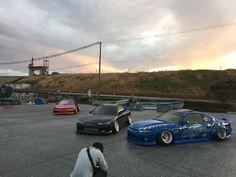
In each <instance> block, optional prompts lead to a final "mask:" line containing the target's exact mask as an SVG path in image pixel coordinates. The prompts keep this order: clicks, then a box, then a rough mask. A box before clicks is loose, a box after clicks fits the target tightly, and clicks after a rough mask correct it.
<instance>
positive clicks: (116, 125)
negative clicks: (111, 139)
mask: <svg viewBox="0 0 236 177" xmlns="http://www.w3.org/2000/svg"><path fill="white" fill-rule="evenodd" d="M113 130H114V133H118V132H119V131H120V125H119V123H118V122H117V121H115V122H114V124H113Z"/></svg>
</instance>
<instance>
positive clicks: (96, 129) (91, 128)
mask: <svg viewBox="0 0 236 177" xmlns="http://www.w3.org/2000/svg"><path fill="white" fill-rule="evenodd" d="M112 132H113V126H112V124H108V125H98V124H97V125H86V124H82V123H77V125H76V133H77V134H78V133H83V134H100V135H109V134H112Z"/></svg>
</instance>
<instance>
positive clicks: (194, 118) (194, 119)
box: [187, 114, 202, 124]
mask: <svg viewBox="0 0 236 177" xmlns="http://www.w3.org/2000/svg"><path fill="white" fill-rule="evenodd" d="M187 121H188V123H190V124H193V123H202V115H201V114H191V115H188V117H187Z"/></svg>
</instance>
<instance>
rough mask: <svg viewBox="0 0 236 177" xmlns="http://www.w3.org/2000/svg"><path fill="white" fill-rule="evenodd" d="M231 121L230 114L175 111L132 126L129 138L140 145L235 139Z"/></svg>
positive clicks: (129, 129) (129, 130)
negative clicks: (232, 136) (232, 135)
mask: <svg viewBox="0 0 236 177" xmlns="http://www.w3.org/2000/svg"><path fill="white" fill-rule="evenodd" d="M230 122H231V119H230V117H229V116H227V115H226V114H219V115H217V114H215V115H213V114H209V113H204V112H197V111H192V110H186V109H181V110H172V111H169V112H167V113H164V114H161V115H159V116H157V117H156V118H152V119H149V120H144V121H138V122H135V123H133V124H131V125H130V126H129V128H128V131H127V133H128V138H127V139H128V141H130V142H133V143H136V144H140V145H156V144H161V145H169V144H171V143H176V144H177V143H185V142H197V141H206V140H210V139H215V140H224V139H226V138H228V137H230V136H231V133H232V129H231V123H230Z"/></svg>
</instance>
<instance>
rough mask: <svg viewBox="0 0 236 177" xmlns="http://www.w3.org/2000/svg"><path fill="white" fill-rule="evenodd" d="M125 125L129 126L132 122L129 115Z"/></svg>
mask: <svg viewBox="0 0 236 177" xmlns="http://www.w3.org/2000/svg"><path fill="white" fill-rule="evenodd" d="M127 119H128V120H127V125H128V126H129V125H130V124H131V123H132V119H131V115H128V118H127Z"/></svg>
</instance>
